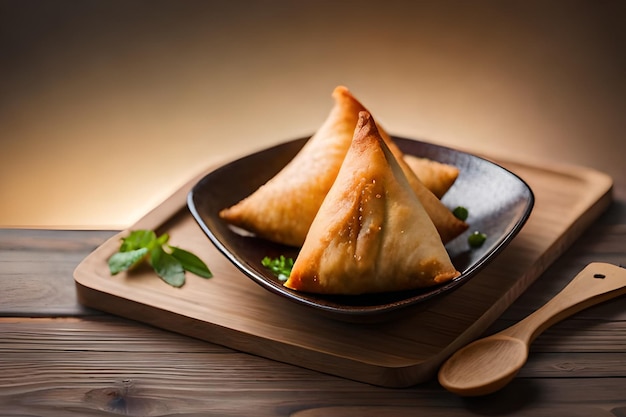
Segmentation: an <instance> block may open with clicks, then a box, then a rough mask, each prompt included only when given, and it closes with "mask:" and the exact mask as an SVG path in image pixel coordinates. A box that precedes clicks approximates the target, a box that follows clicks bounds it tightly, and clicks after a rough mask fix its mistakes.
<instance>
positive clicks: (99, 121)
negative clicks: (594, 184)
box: [0, 0, 626, 417]
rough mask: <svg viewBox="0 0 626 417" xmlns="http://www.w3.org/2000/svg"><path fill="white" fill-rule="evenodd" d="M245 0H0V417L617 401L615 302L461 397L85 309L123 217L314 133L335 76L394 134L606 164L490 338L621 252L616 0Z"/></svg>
mask: <svg viewBox="0 0 626 417" xmlns="http://www.w3.org/2000/svg"><path fill="white" fill-rule="evenodd" d="M243 3H245V4H246V7H242V8H238V7H235V6H229V5H228V4H230V3H228V2H215V1H207V2H194V1H185V2H170V3H168V2H160V1H156V2H143V1H136V2H102V1H92V2H72V1H71V0H64V1H59V2H41V3H39V4H38V5H39V7H31V5H32V4H33V2H22V1H17V2H15V1H2V2H0V23H1V25H2V28H3V30H2V38H1V39H0V46H1V47H3V49H2V51H3V52H2V54H0V60H2V62H1V63H2V68H3V76H2V77H0V78H1V79H0V91H1V92H2V93H1V94H0V100H1V101H0V140H1V141H2V142H1V143H2V145H3V151H2V152H0V162H1V163H0V196H1V199H0V200H1V201H0V227H4V228H2V229H0V416H116V415H131V416H174V415H175V416H200V415H202V416H294V417H317V416H364V417H369V416H372V417H373V416H377V417H378V416H409V415H411V416H412V415H427V416H435V417H436V416H476V415H483V416H485V415H514V416H550V417H552V416H572V417H576V416H585V417H588V416H624V415H626V308H624V305H625V304H624V303H625V302H626V300H625V299H624V298H621V299H616V300H612V301H609V302H606V303H605V304H602V305H599V306H595V307H592V308H590V309H588V310H586V311H583V312H581V313H578V314H576V315H575V316H573V317H570V318H568V319H566V320H564V321H562V322H560V323H558V324H557V325H555V326H554V327H552V328H550V329H548V330H547V331H546V332H545V333H543V334H542V335H541V336H540V337H539V338H538V339H537V340H536V341H535V343H534V344H533V345H532V347H531V352H530V357H529V361H528V363H527V364H526V366H525V367H524V368H523V369H522V370H521V372H520V373H519V375H518V377H517V378H516V379H515V380H514V381H513V382H512V383H511V384H510V385H508V386H507V387H506V388H504V389H503V390H501V391H499V392H497V393H495V394H492V395H489V396H486V397H479V398H469V399H467V398H460V397H457V396H455V395H453V394H451V393H449V392H447V391H445V390H444V389H443V388H441V387H440V386H439V384H438V383H437V381H434V380H433V381H430V382H427V383H424V384H420V385H418V386H413V387H410V388H404V389H389V388H380V387H375V386H371V385H368V384H364V383H359V382H354V381H350V380H346V379H342V378H339V377H335V376H330V375H326V374H322V373H319V372H315V371H311V370H307V369H303V368H300V367H297V366H293V365H288V364H283V363H280V362H276V361H272V360H268V359H264V358H260V357H256V356H252V355H249V354H245V353H241V352H238V351H235V350H231V349H229V348H225V347H222V346H219V345H217V344H211V343H207V342H204V341H199V340H195V339H192V338H189V337H185V336H181V335H178V334H175V333H171V332H168V331H164V330H161V329H158V328H153V327H149V326H147V325H144V324H140V323H137V322H133V321H130V320H126V319H122V318H119V317H116V316H113V315H109V314H104V313H101V312H99V311H94V310H90V309H87V308H85V307H83V306H81V305H80V304H79V303H78V302H77V298H76V293H75V287H74V279H73V275H72V274H73V271H74V268H75V267H76V266H77V265H78V264H79V262H80V261H81V260H83V259H84V258H85V257H86V256H87V255H88V254H90V253H91V252H92V251H93V250H94V249H95V248H96V247H98V246H99V245H100V244H102V243H103V242H104V241H105V240H106V239H107V238H109V237H110V236H112V235H113V234H115V233H116V232H117V231H118V229H119V228H117V227H113V226H114V225H125V224H129V223H132V221H133V220H135V219H136V218H138V217H140V216H141V215H143V214H144V213H145V211H146V210H147V209H149V208H150V207H152V206H154V205H156V204H157V203H158V202H159V201H161V199H162V198H165V197H166V196H167V195H169V193H170V192H171V191H173V190H175V189H176V188H177V187H178V186H179V185H180V184H181V183H182V182H183V181H186V180H187V179H188V178H189V177H191V176H192V175H194V174H196V173H197V172H198V171H199V170H201V169H204V167H206V166H208V165H210V164H212V163H215V162H218V161H224V160H228V159H230V158H232V157H235V156H238V155H241V154H245V153H247V152H250V151H253V150H257V149H259V148H262V147H265V146H268V145H271V144H273V143H276V142H279V141H284V140H287V139H292V138H296V137H301V136H303V135H304V134H308V133H310V132H311V131H313V129H315V128H316V126H317V125H318V124H319V122H320V121H321V120H323V118H324V117H325V116H326V114H327V111H328V109H329V108H330V100H329V94H330V91H332V88H333V87H334V86H335V85H337V84H339V83H345V84H347V85H348V86H349V87H353V89H354V90H356V91H357V92H358V93H360V94H358V95H359V96H360V97H362V98H363V99H364V100H365V101H366V102H367V103H368V104H371V105H372V106H373V107H375V110H376V111H377V113H376V114H380V115H381V118H382V119H384V121H385V125H386V126H387V127H388V130H389V131H390V132H391V133H394V134H398V135H399V136H406V137H416V138H427V139H433V140H435V141H437V142H440V143H442V144H445V145H450V146H458V147H461V148H466V149H469V150H475V151H484V152H487V153H493V152H495V153H501V154H503V155H510V156H515V157H518V158H530V159H532V160H533V161H534V162H536V161H543V162H544V163H545V162H550V161H558V162H559V163H561V162H563V163H571V164H576V165H585V166H589V167H592V168H595V169H598V170H602V171H604V172H607V173H609V174H610V175H611V176H612V177H613V178H614V183H615V186H614V193H613V194H614V201H613V203H612V205H611V206H610V207H609V209H608V210H607V212H605V213H604V214H603V215H602V216H601V217H600V218H599V219H598V220H597V221H596V222H595V223H594V224H592V225H591V226H590V228H589V229H587V230H586V232H585V233H584V234H583V235H582V236H581V237H580V238H579V239H577V240H576V241H575V242H574V243H573V245H572V246H571V247H569V248H568V249H567V250H566V251H565V253H564V254H563V255H562V256H561V257H560V258H559V259H557V260H556V261H555V262H554V263H553V264H552V265H551V266H550V267H549V268H548V269H547V270H546V272H545V273H544V274H543V275H542V276H540V277H539V278H538V279H537V281H536V282H535V283H534V284H533V285H532V286H531V287H530V288H529V289H528V290H527V291H526V292H525V293H524V294H523V295H522V296H521V297H520V298H518V299H517V300H516V301H515V302H514V303H513V305H512V306H511V307H510V308H509V309H508V310H507V311H506V312H505V313H504V314H503V315H502V316H501V317H500V319H498V320H497V321H496V322H495V323H494V324H493V326H492V327H491V328H490V329H489V330H488V331H487V332H486V333H492V332H494V331H496V330H498V329H502V328H504V327H506V326H508V325H510V324H512V323H515V322H517V321H519V320H520V319H522V318H523V317H525V316H526V315H527V314H529V313H530V312H532V311H534V310H535V309H536V308H538V307H540V306H541V305H542V304H543V303H544V302H545V301H547V300H548V299H549V298H550V297H552V296H553V295H554V294H556V293H557V292H558V291H559V290H560V289H561V288H562V287H563V286H564V285H566V283H567V282H568V281H569V280H570V279H571V278H572V277H573V276H574V275H575V274H576V273H577V272H578V271H579V270H580V269H582V268H583V267H584V266H585V265H586V264H588V263H590V262H593V261H603V262H609V263H613V264H621V265H626V171H625V169H624V164H623V159H624V140H623V131H624V129H623V128H624V108H625V106H624V94H623V93H624V84H623V73H624V72H623V70H624V59H623V57H624V54H623V51H624V49H623V47H624V36H623V33H624V32H623V24H620V22H622V21H623V19H621V18H620V16H621V17H623V16H624V13H623V9H624V8H623V7H622V6H623V2H619V1H606V2H597V3H596V2H584V1H577V2H567V5H568V7H564V6H563V3H562V2H558V1H556V2H489V1H484V2H475V3H472V5H471V6H469V4H470V3H464V2H454V1H447V2H446V1H444V2H427V1H424V2H403V1H401V0H395V1H389V2H384V5H383V4H382V2H375V1H367V2H365V3H367V7H364V6H362V5H361V3H359V4H356V3H352V2H338V3H336V2H325V1H321V2H315V5H314V6H313V3H311V4H308V5H307V6H303V9H302V10H300V9H298V10H295V9H294V7H295V6H290V2H288V1H277V2H273V6H272V7H270V6H268V5H267V4H265V3H264V2H254V1H246V2H243ZM232 4H233V5H234V4H235V2H233V3H232ZM337 4H339V5H337ZM618 27H619V28H621V29H619V30H618ZM163 28H167V31H163V30H162V29H163ZM379 28H380V29H379ZM286 34H288V36H285V35H286ZM364 43H365V44H366V45H370V46H371V47H372V48H373V49H372V50H371V51H370V52H369V55H367V54H366V55H365V56H363V55H362V54H361V53H359V51H363V48H356V49H355V48H354V45H355V44H356V45H363V44H364ZM365 49H367V48H365ZM372 54H373V55H375V56H379V57H380V58H381V60H382V61H384V62H385V63H386V65H387V66H386V70H385V71H382V70H380V69H379V67H378V66H377V65H369V63H371V59H369V58H368V57H371V56H372ZM363 62H367V63H368V65H363ZM251 69H254V72H253V73H252V72H250V70H251ZM296 103H298V104H296ZM242 115H245V117H243V116H242ZM207 138H209V139H208V140H207ZM251 138H254V139H251ZM172 143H177V144H179V146H178V147H172V146H171V144H172ZM155 144H159V146H156V145H155ZM165 144H168V146H165ZM183 144H184V145H183ZM105 145H106V146H105ZM121 149H124V150H126V152H122V151H121ZM107 152H108V153H107ZM137 155H142V156H143V157H142V158H137V157H136V156H137ZM155 166H158V169H156V168H155ZM155 169H156V170H157V171H158V173H154V171H153V170H155ZM105 171H106V175H104V174H102V175H100V173H103V172H105ZM146 172H149V173H151V174H150V175H145V174H146ZM77 173H80V175H76V174H77ZM16 174H18V175H16ZM131 174H132V175H131ZM128 176H134V177H133V178H141V179H142V181H144V182H143V183H142V187H140V188H137V186H136V183H135V182H129V181H125V180H124V179H125V178H127V177H128ZM112 196H116V197H117V198H112ZM112 202H113V203H115V204H112Z"/></svg>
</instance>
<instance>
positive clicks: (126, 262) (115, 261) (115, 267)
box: [109, 248, 148, 275]
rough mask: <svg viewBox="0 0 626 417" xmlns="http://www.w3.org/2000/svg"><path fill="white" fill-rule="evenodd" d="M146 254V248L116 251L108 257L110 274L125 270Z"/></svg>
mask: <svg viewBox="0 0 626 417" xmlns="http://www.w3.org/2000/svg"><path fill="white" fill-rule="evenodd" d="M147 254H148V248H139V249H134V250H130V251H126V252H117V253H115V254H113V256H111V257H110V258H109V270H110V271H111V274H112V275H115V274H118V273H120V272H122V271H126V270H127V269H130V268H132V267H134V266H136V265H138V264H139V263H140V262H141V261H142V260H143V259H144V258H145V256H146V255H147Z"/></svg>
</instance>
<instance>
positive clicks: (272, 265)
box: [261, 255, 294, 281]
mask: <svg viewBox="0 0 626 417" xmlns="http://www.w3.org/2000/svg"><path fill="white" fill-rule="evenodd" d="M293 262H294V261H293V259H292V258H286V257H285V256H284V255H280V257H278V258H274V259H272V258H270V257H269V256H266V257H265V258H263V259H262V260H261V265H263V266H264V267H266V268H267V269H269V270H270V271H271V272H272V274H274V275H275V276H276V277H277V278H278V279H279V280H280V281H287V280H288V279H289V275H291V269H292V268H293Z"/></svg>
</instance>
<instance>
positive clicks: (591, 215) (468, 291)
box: [74, 161, 612, 387]
mask: <svg viewBox="0 0 626 417" xmlns="http://www.w3.org/2000/svg"><path fill="white" fill-rule="evenodd" d="M502 163H503V164H504V166H506V167H507V168H509V169H510V170H511V171H513V172H515V173H517V174H518V175H520V176H521V177H522V178H523V179H524V180H526V181H527V182H528V183H529V184H530V186H531V188H532V189H533V192H534V193H535V199H536V200H535V201H536V203H535V209H534V211H533V214H532V215H531V217H530V219H529V221H528V223H527V224H526V226H525V227H524V229H523V230H522V231H521V233H520V234H519V235H518V236H517V237H516V239H514V241H513V242H512V243H511V244H510V246H509V247H507V248H506V249H505V250H504V251H503V252H502V254H501V255H499V256H498V258H497V259H496V260H495V261H494V262H493V263H492V264H490V265H489V266H487V267H486V268H485V269H484V270H483V271H482V272H481V273H480V274H479V275H478V276H477V277H475V278H474V279H473V280H472V281H471V282H469V283H467V284H465V285H463V286H462V287H461V288H459V289H457V290H456V291H454V292H453V293H452V294H450V295H449V296H446V297H443V298H439V299H436V300H432V301H430V302H429V303H426V304H425V305H423V306H419V308H418V309H415V310H411V311H406V312H404V313H403V314H402V316H401V317H397V318H394V320H393V321H387V322H384V323H367V324H363V323H360V324H359V325H354V324H353V323H346V322H341V321H337V320H331V319H329V318H327V317H324V316H321V315H318V314H314V313H312V312H311V311H309V310H307V309H306V308H305V307H302V306H298V305H295V304H293V303H291V302H289V301H287V300H284V299H282V298H280V297H277V296H274V295H271V294H268V293H267V292H266V291H265V290H263V289H262V288H260V287H259V286H257V285H256V284H254V283H252V282H251V281H250V280H249V279H247V278H246V277H244V276H243V274H241V273H240V272H239V271H238V270H236V268H235V267H234V266H233V265H231V264H230V263H229V262H228V261H226V260H225V258H224V257H223V256H222V255H221V253H219V252H218V251H217V249H216V248H214V247H213V246H212V245H210V244H208V242H207V239H206V237H205V236H204V235H203V234H202V232H201V230H200V229H199V227H198V226H197V225H196V224H195V222H194V221H193V219H192V218H191V216H190V215H189V213H188V212H187V210H186V208H185V202H186V195H187V193H188V190H189V189H190V188H191V187H192V186H193V185H194V184H195V183H196V181H197V178H194V179H192V180H191V181H190V182H189V183H188V184H186V185H185V186H183V187H181V189H179V190H178V191H177V192H176V193H175V194H174V195H172V197H171V198H169V199H168V200H166V201H165V202H164V203H163V204H162V205H161V206H159V207H157V208H156V209H155V210H154V211H152V212H150V213H148V214H147V215H146V216H145V217H144V218H143V219H141V220H140V221H139V222H138V223H137V224H136V225H135V226H134V228H150V229H158V230H159V231H160V232H165V231H166V232H168V233H169V234H170V235H171V242H173V244H178V242H184V244H182V243H180V245H181V246H183V247H185V248H187V249H189V250H192V251H193V252H195V253H197V254H198V255H200V256H201V258H202V259H204V260H206V261H207V263H208V264H209V265H210V266H211V268H212V270H213V272H214V275H215V277H214V278H212V279H211V280H208V281H207V280H200V279H193V277H190V279H188V283H187V284H186V285H185V287H183V288H182V289H174V288H171V287H169V286H167V285H165V284H163V283H162V282H160V281H159V280H158V278H156V276H155V275H154V274H153V273H151V271H149V270H144V271H134V272H133V273H129V274H119V275H117V276H115V277H111V276H110V274H109V273H108V269H107V267H106V260H107V259H108V257H109V256H110V255H111V254H112V253H114V251H115V250H116V249H117V245H118V244H119V236H115V237H113V238H112V239H110V240H108V241H107V242H105V243H104V244H103V245H101V246H100V247H98V249H96V250H95V251H94V252H93V253H92V254H91V255H90V256H88V257H87V258H86V259H85V261H83V262H82V263H81V264H80V265H79V266H78V268H77V269H76V271H75V274H74V275H75V279H76V284H77V292H78V297H79V301H80V302H81V303H83V304H85V305H87V306H89V307H92V308H95V309H99V310H103V311H106V312H109V313H113V314H117V315H120V316H124V317H129V318H132V319H135V320H138V321H142V322H145V323H149V324H152V325H155V326H158V327H162V328H164V329H168V330H172V331H177V332H180V333H183V334H186V335H189V336H193V337H197V338H200V339H203V340H207V341H211V342H215V343H220V344H223V345H225V346H228V347H231V348H235V349H238V350H241V351H244V352H248V353H253V354H255V355H260V356H264V357H267V358H270V359H275V360H280V361H284V362H287V363H292V364H297V365H300V366H304V367H307V368H310V369H314V370H319V371H323V372H329V373H332V374H335V375H339V376H343V377H346V378H351V379H355V380H358V381H362V382H368V383H372V384H377V385H382V386H388V387H403V386H410V385H413V384H416V383H419V382H424V381H426V380H428V379H429V378H431V377H432V376H433V375H434V373H435V372H436V370H437V368H438V366H439V365H440V363H441V362H443V360H444V359H445V358H446V357H447V356H449V355H450V354H451V353H452V352H454V351H455V350H456V349H458V348H459V347H460V346H462V345H463V344H465V343H467V342H469V341H471V340H472V339H474V338H476V337H478V336H479V335H480V334H481V333H482V332H483V331H484V330H485V329H487V327H488V326H490V325H491V324H492V323H493V322H494V321H495V320H496V319H497V317H498V316H499V315H500V314H502V312H503V311H504V310H505V309H506V308H508V307H509V306H510V305H511V303H512V302H513V301H514V300H515V299H516V298H517V297H518V296H519V295H520V294H522V293H523V292H524V290H525V289H526V288H527V287H528V286H529V285H530V284H531V283H532V282H533V281H534V280H535V279H536V278H537V277H538V276H539V275H540V274H541V273H542V272H543V271H544V270H545V269H546V268H547V267H548V266H549V265H550V264H551V263H552V261H554V260H555V259H556V258H557V257H558V256H559V255H560V254H561V253H562V252H563V251H564V250H565V249H566V248H567V247H569V245H570V244H571V243H572V242H573V241H574V240H575V239H576V238H577V237H578V236H580V234H581V233H582V232H583V231H584V230H585V229H586V228H587V227H588V226H589V225H590V224H591V223H592V222H593V221H594V220H595V219H596V218H597V217H598V216H600V214H601V213H603V212H604V211H605V210H606V208H607V207H608V205H609V204H610V202H611V195H610V188H611V186H612V180H611V179H610V178H609V177H608V176H606V175H604V174H602V173H599V172H597V171H593V170H590V169H586V168H581V167H559V166H556V165H555V166H552V167H550V168H545V167H539V166H531V165H528V164H520V163H515V162H508V161H507V162H502ZM122 233H123V232H122ZM120 236H121V234H120ZM570 278H571V277H570ZM302 329H307V330H308V331H306V332H303V331H302Z"/></svg>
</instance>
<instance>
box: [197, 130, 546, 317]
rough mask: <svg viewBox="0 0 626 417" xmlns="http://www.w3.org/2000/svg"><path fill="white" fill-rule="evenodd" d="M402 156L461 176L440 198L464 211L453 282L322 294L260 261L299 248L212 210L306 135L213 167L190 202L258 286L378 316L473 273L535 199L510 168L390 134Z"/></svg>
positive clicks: (342, 311)
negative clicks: (474, 243)
mask: <svg viewBox="0 0 626 417" xmlns="http://www.w3.org/2000/svg"><path fill="white" fill-rule="evenodd" d="M394 140H395V141H396V143H397V144H398V146H399V147H400V149H402V151H403V152H404V153H405V154H410V155H416V156H423V157H427V158H430V159H433V160H436V161H440V162H445V163H448V164H452V165H455V166H457V167H458V168H459V169H460V174H459V177H458V179H457V181H456V182H455V183H454V185H453V186H452V188H451V189H450V190H449V191H448V192H447V193H446V195H445V196H444V197H443V199H442V201H443V202H444V203H445V204H446V206H448V207H449V208H450V209H453V208H455V207H457V206H464V207H466V208H467V209H468V210H469V218H468V219H467V222H468V223H469V224H470V229H469V230H468V231H467V232H465V233H464V234H463V235H461V236H459V237H457V238H456V239H454V240H453V241H451V242H449V243H448V244H447V245H446V249H447V250H448V253H449V254H450V258H451V259H452V262H453V264H454V266H455V267H456V268H457V270H459V271H460V272H461V276H460V277H458V278H456V279H455V280H453V281H451V282H448V283H446V284H442V285H440V286H436V287H432V288H427V289H420V290H414V291H402V292H397V293H383V294H374V295H362V296H321V295H315V294H307V293H302V292H297V291H293V290H290V289H288V288H286V287H284V286H283V284H282V282H280V281H279V280H278V279H277V278H276V277H274V276H273V275H272V274H271V273H270V272H269V271H268V270H267V269H265V268H264V267H263V266H262V265H261V260H262V259H263V258H264V257H265V256H270V257H277V256H279V255H281V254H282V255H285V256H289V257H292V258H294V259H295V258H296V256H297V254H298V253H297V249H296V248H292V247H287V246H282V245H278V244H275V243H272V242H268V241H266V240H263V239H259V238H256V237H254V236H249V235H248V236H246V235H243V234H241V233H237V232H235V231H234V230H233V229H232V228H231V227H230V226H229V225H227V224H226V223H225V222H224V221H222V220H221V219H220V218H219V216H218V213H219V211H220V210H221V209H223V208H225V207H229V206H231V205H233V204H235V203H237V202H238V201H240V200H241V199H242V198H244V197H246V196H248V195H249V194H251V193H252V192H254V191H255V190H256V189H257V188H258V187H259V186H261V185H262V184H264V183H265V182H266V181H267V180H268V179H270V178H271V177H273V176H274V175H275V174H276V173H277V172H278V171H279V170H280V169H281V168H282V167H283V166H285V165H286V164H287V162H289V161H290V160H291V159H292V158H293V157H294V155H295V154H296V153H297V152H298V151H299V150H300V148H302V146H303V145H304V143H305V142H306V138H304V139H299V140H295V141H291V142H287V143H284V144H281V145H277V146H274V147H272V148H269V149H266V150H263V151H260V152H257V153H254V154H251V155H249V156H246V157H244V158H241V159H238V160H236V161H234V162H231V163H229V164H227V165H224V166H222V167H221V168H218V169H216V170H214V171H212V172H210V173H209V174H207V175H206V176H205V177H204V178H202V179H201V180H200V181H199V182H198V183H197V184H196V185H195V186H194V187H193V189H192V190H191V191H190V193H189V196H188V201H187V202H188V206H189V209H190V211H191V213H192V215H193V217H194V218H195V219H196V221H197V222H198V224H199V225H200V227H201V228H202V230H203V231H204V232H205V233H206V235H207V236H208V237H209V239H210V240H211V242H212V243H213V244H214V245H215V246H216V247H217V248H218V249H219V250H220V251H221V252H222V253H223V254H224V255H225V256H226V257H227V258H228V259H229V260H230V261H231V262H233V263H234V264H235V265H236V266H237V268H239V269H240V270H241V271H242V272H243V273H244V274H245V275H247V276H248V277H250V278H251V279H252V280H254V281H255V282H256V283H258V284H259V285H261V286H262V287H263V288H265V289H267V290H269V291H271V292H273V293H275V294H278V295H280V296H283V297H286V298H288V299H289V300H292V301H294V302H297V303H299V304H303V305H306V306H309V307H312V308H314V309H316V310H318V311H321V312H324V313H329V314H331V315H335V316H337V317H338V318H342V317H343V318H347V319H350V318H357V319H358V318H359V317H363V318H365V316H367V317H371V316H376V315H382V314H384V313H389V312H392V311H397V310H398V309H401V308H405V307H409V306H414V305H416V304H419V303H422V302H423V301H426V300H429V299H431V298H432V297H435V296H439V295H442V294H446V293H448V292H449V291H451V290H453V289H455V288H457V287H459V286H460V285H461V284H463V283H465V282H467V281H468V280H469V279H470V278H472V277H473V276H474V275H475V274H476V273H477V272H478V271H479V270H480V269H481V268H482V267H484V266H485V265H486V264H488V263H489V262H490V261H491V260H493V259H494V258H495V257H496V255H497V254H498V253H499V252H500V251H501V250H502V249H503V248H504V247H505V246H506V245H507V244H508V243H509V242H510V241H511V240H512V239H513V237H514V236H515V235H516V234H517V233H518V232H519V230H520V229H521V228H522V226H523V225H524V223H525V222H526V220H527V219H528V216H529V215H530V212H531V210H532V207H533V204H534V196H533V193H532V191H531V189H530V188H529V187H528V185H527V184H526V183H525V182H524V181H522V180H521V179H520V178H519V177H517V176H516V175H514V174H513V173H511V172H510V171H508V170H506V169H504V168H502V167H500V166H499V165H496V164H494V163H493V162H490V161H488V160H486V159H483V158H479V157H477V156H474V155H471V154H469V153H465V152H460V151H457V150H453V149H450V148H446V147H442V146H438V145H434V144H429V143H425V142H420V141H416V140H410V139H404V138H398V137H395V138H394ZM476 230H478V231H480V232H483V233H485V234H486V235H487V240H486V242H485V244H484V245H483V246H481V247H479V248H476V249H472V248H470V247H469V245H468V242H467V237H468V235H469V234H470V233H471V232H473V231H476Z"/></svg>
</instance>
